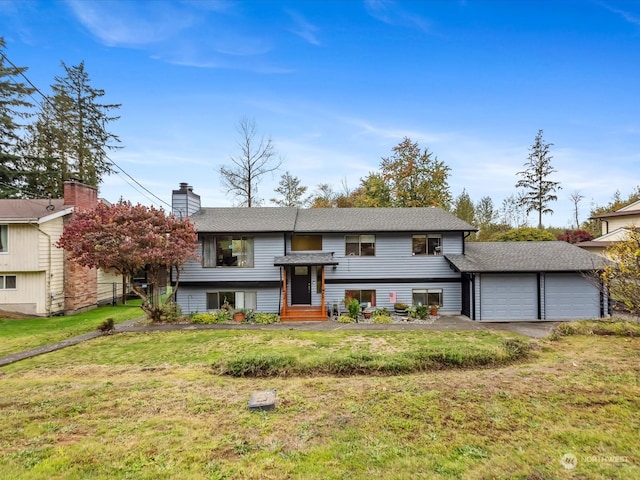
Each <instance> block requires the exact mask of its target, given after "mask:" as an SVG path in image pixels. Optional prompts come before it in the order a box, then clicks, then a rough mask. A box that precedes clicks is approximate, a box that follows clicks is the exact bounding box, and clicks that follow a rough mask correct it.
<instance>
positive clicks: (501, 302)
mask: <svg viewBox="0 0 640 480" xmlns="http://www.w3.org/2000/svg"><path fill="white" fill-rule="evenodd" d="M537 296H538V288H537V280H536V275H482V278H481V283H480V312H481V313H480V319H481V320H536V319H537V318H538V301H537Z"/></svg>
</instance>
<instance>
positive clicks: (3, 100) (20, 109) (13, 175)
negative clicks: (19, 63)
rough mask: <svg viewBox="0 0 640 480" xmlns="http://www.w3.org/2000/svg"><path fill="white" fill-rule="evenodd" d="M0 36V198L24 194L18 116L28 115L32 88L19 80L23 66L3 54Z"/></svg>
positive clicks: (26, 116)
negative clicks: (17, 65) (28, 98)
mask: <svg viewBox="0 0 640 480" xmlns="http://www.w3.org/2000/svg"><path fill="white" fill-rule="evenodd" d="M5 48H6V43H5V41H4V39H3V38H2V37H0V198H17V197H22V196H24V195H25V193H24V191H23V186H24V185H23V184H24V175H23V165H22V157H21V155H22V150H21V143H22V142H21V140H22V136H21V130H22V128H23V127H24V125H22V124H21V123H20V122H21V120H24V119H27V118H29V116H30V115H31V108H32V107H33V104H32V103H31V102H30V101H29V100H27V97H28V96H29V95H32V94H33V93H34V92H35V89H34V88H32V87H30V86H28V85H26V84H25V83H24V82H22V81H20V77H21V76H22V75H24V72H26V71H27V67H16V66H15V65H13V63H12V62H11V61H10V60H9V58H8V57H7V56H6V54H5Z"/></svg>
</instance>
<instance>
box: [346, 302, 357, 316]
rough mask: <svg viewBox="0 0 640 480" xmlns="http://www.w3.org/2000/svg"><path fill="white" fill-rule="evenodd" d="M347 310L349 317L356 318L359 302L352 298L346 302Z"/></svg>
mask: <svg viewBox="0 0 640 480" xmlns="http://www.w3.org/2000/svg"><path fill="white" fill-rule="evenodd" d="M347 310H349V316H350V317H351V318H358V315H360V302H359V301H358V300H356V299H355V298H352V299H351V300H350V301H349V303H348V304H347Z"/></svg>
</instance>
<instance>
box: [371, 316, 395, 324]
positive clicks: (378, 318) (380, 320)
mask: <svg viewBox="0 0 640 480" xmlns="http://www.w3.org/2000/svg"><path fill="white" fill-rule="evenodd" d="M373 323H393V318H391V316H390V315H374V317H373Z"/></svg>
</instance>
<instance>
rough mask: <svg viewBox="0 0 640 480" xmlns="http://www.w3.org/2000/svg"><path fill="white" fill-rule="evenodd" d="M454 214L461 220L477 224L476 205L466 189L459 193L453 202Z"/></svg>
mask: <svg viewBox="0 0 640 480" xmlns="http://www.w3.org/2000/svg"><path fill="white" fill-rule="evenodd" d="M453 214H454V215H455V216H456V217H458V218H459V219H460V220H464V221H465V222H467V223H469V224H471V225H474V224H475V221H476V219H475V215H476V212H475V206H474V205H473V202H472V201H471V197H470V196H469V194H468V193H467V190H466V189H463V190H462V193H461V194H460V195H458V197H457V198H456V200H455V202H454V203H453Z"/></svg>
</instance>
